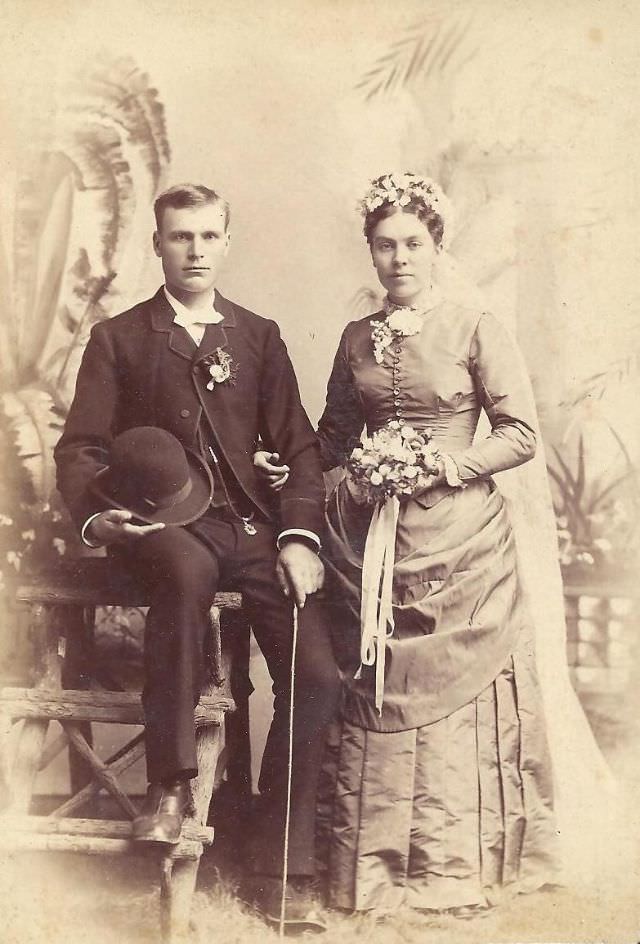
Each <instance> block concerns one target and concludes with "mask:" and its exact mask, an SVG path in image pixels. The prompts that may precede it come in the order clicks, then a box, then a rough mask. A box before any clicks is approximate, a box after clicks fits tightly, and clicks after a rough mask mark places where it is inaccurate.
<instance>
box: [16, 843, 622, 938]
mask: <svg viewBox="0 0 640 944" xmlns="http://www.w3.org/2000/svg"><path fill="white" fill-rule="evenodd" d="M2 876H3V881H2V888H1V893H0V909H1V910H0V940H1V941H2V942H3V944H151V942H157V941H159V934H158V892H157V888H156V878H157V876H156V874H155V869H154V867H153V865H152V863H150V862H148V861H146V860H137V861H135V862H134V861H133V860H124V859H110V860H107V859H100V860H98V859H96V858H93V857H85V856H80V855H74V856H69V855H58V854H55V855H49V856H47V857H45V856H41V855H37V854H31V853H29V854H27V853H22V854H19V855H14V856H11V857H10V858H8V859H6V860H5V862H4V864H3V872H2ZM328 918H329V930H328V932H327V934H326V935H324V936H323V937H322V941H323V944H445V942H446V944H458V942H459V944H499V942H505V944H507V942H522V944H524V942H529V941H531V942H584V944H586V942H606V944H618V942H620V944H637V942H638V940H640V920H639V919H640V893H639V892H638V889H637V888H634V887H632V886H631V885H630V883H629V882H626V885H625V884H621V885H620V887H618V888H617V889H616V890H612V889H608V890H607V889H602V890H601V891H600V892H599V894H598V895H597V896H594V895H593V894H590V895H579V894H578V893H576V892H575V891H574V892H567V891H561V890H559V891H553V892H544V893H539V894H537V895H533V896H527V897H524V896H523V897H521V898H518V899H515V900H513V901H511V902H510V903H508V904H506V905H504V906H502V907H501V908H499V909H496V910H495V911H494V912H492V913H491V914H489V915H488V916H487V917H484V918H476V919H474V920H471V921H462V920H458V919H454V918H448V917H441V916H438V917H425V916H424V915H420V914H417V913H411V912H408V911H407V912H404V913H398V914H396V915H394V916H393V917H390V918H387V919H385V920H384V921H376V920H374V919H373V918H371V917H367V916H351V915H343V914H339V913H335V912H334V913H330V914H329V916H328ZM193 924H194V930H193V932H192V934H191V935H190V936H189V944H214V942H220V944H263V942H269V941H274V944H275V941H276V940H277V935H276V933H275V932H274V931H271V930H269V929H268V928H267V927H265V925H264V924H263V923H262V921H261V920H260V919H259V918H257V917H256V916H255V915H254V914H252V913H251V912H250V911H249V910H248V909H247V908H246V907H244V906H243V905H241V904H240V903H239V901H238V898H237V896H236V894H235V887H234V885H233V882H232V881H231V880H230V879H229V878H226V879H225V878H223V877H221V875H220V873H219V870H218V867H217V866H216V863H215V860H214V859H213V857H212V855H211V854H209V855H208V856H206V857H205V858H204V859H203V861H202V864H201V869H200V880H199V888H198V891H197V892H196V895H195V899H194V905H193ZM310 936H312V935H305V938H308V937H310Z"/></svg>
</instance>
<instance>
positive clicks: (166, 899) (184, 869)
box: [160, 856, 200, 944]
mask: <svg viewBox="0 0 640 944" xmlns="http://www.w3.org/2000/svg"><path fill="white" fill-rule="evenodd" d="M199 865H200V859H171V858H170V857H169V856H167V857H166V858H165V859H163V860H162V872H161V879H160V930H161V936H162V942H163V944H179V942H183V941H184V940H185V939H186V937H187V935H188V933H189V917H190V915H191V901H192V899H193V893H194V891H195V887H196V880H197V878H198V867H199Z"/></svg>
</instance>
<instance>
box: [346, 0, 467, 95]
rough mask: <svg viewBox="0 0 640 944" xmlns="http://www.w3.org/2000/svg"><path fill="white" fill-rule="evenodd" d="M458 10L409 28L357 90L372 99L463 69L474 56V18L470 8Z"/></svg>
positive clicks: (425, 20) (391, 46)
mask: <svg viewBox="0 0 640 944" xmlns="http://www.w3.org/2000/svg"><path fill="white" fill-rule="evenodd" d="M456 6H457V5H452V6H450V7H449V9H448V11H447V13H446V14H439V15H438V14H432V15H431V16H429V17H428V18H425V19H423V20H420V21H419V22H418V23H416V24H414V25H413V26H411V27H409V28H408V29H407V30H406V32H405V34H404V35H403V36H401V37H400V38H399V39H397V40H395V41H394V42H392V43H391V44H390V46H389V48H388V50H387V52H385V53H383V54H382V55H381V56H380V57H379V59H378V60H377V62H376V63H375V65H374V66H373V67H372V68H371V69H370V70H369V71H368V72H367V73H366V74H365V75H364V76H363V77H362V79H361V80H360V81H359V82H358V84H357V85H356V89H357V90H360V91H362V92H364V94H365V97H366V98H367V99H370V98H373V97H375V96H377V95H386V94H389V93H391V92H393V91H396V90H397V89H398V88H402V87H404V86H407V85H411V84H412V83H414V82H416V81H418V80H422V81H428V80H429V79H431V78H434V77H436V76H439V77H442V76H444V75H446V74H447V73H448V72H449V71H456V70H457V69H459V68H461V67H462V65H464V63H465V62H466V61H467V60H468V59H469V58H470V56H472V55H473V53H474V50H473V49H472V48H471V47H470V46H469V44H468V35H469V31H470V27H471V24H472V22H473V19H474V15H475V14H474V12H473V11H471V12H470V11H469V10H468V7H466V9H465V7H463V6H458V8H456Z"/></svg>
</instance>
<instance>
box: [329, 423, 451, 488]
mask: <svg viewBox="0 0 640 944" xmlns="http://www.w3.org/2000/svg"><path fill="white" fill-rule="evenodd" d="M439 458H440V453H439V451H438V449H437V447H436V446H434V445H433V444H432V433H431V430H429V429H423V430H415V429H414V428H413V427H412V426H409V425H408V424H406V423H400V422H399V421H398V420H392V421H391V422H390V423H389V424H388V425H387V426H383V427H382V428H381V429H378V430H376V432H375V433H372V434H371V436H365V437H363V439H362V444H361V446H360V447H358V448H356V449H354V450H353V452H352V453H351V456H350V457H349V459H348V461H347V468H348V470H349V471H350V473H351V475H352V477H353V480H354V482H355V483H356V485H358V486H359V488H360V489H361V491H362V492H364V494H365V495H366V500H367V501H368V502H371V503H374V502H378V501H384V500H385V499H386V498H389V497H391V496H396V497H397V498H400V497H401V496H403V495H404V496H407V495H412V494H413V493H414V492H416V491H418V490H419V489H422V488H426V487H427V486H428V485H430V484H431V479H432V478H433V476H434V475H436V474H437V472H438V459H439Z"/></svg>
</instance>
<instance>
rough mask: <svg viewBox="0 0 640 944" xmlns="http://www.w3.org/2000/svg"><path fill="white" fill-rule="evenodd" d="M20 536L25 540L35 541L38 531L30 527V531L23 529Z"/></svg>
mask: <svg viewBox="0 0 640 944" xmlns="http://www.w3.org/2000/svg"><path fill="white" fill-rule="evenodd" d="M20 537H21V538H22V540H23V541H35V539H36V532H35V531H34V530H33V528H30V529H29V530H28V531H23V532H22V533H21V535H20Z"/></svg>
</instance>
